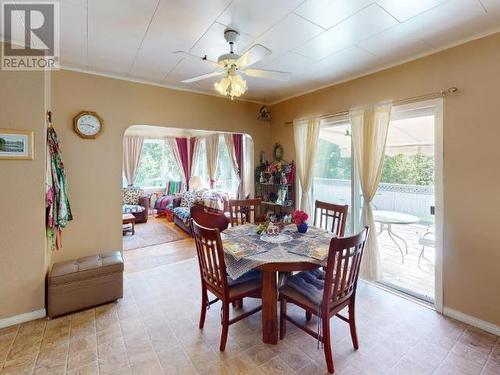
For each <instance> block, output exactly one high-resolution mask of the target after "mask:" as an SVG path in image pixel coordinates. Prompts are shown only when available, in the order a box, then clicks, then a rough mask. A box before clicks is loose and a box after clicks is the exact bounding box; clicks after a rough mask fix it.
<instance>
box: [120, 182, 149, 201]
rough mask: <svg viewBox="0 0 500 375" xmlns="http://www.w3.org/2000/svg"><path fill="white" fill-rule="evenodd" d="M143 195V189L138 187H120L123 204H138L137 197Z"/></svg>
mask: <svg viewBox="0 0 500 375" xmlns="http://www.w3.org/2000/svg"><path fill="white" fill-rule="evenodd" d="M143 195H144V191H143V190H142V189H141V188H138V187H134V186H132V187H125V188H123V189H122V197H123V204H124V205H138V204H139V198H140V197H142V196H143Z"/></svg>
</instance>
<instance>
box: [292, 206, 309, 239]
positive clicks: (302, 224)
mask: <svg viewBox="0 0 500 375" xmlns="http://www.w3.org/2000/svg"><path fill="white" fill-rule="evenodd" d="M292 219H293V223H294V224H295V225H296V226H297V232H299V233H306V232H307V228H308V225H307V219H309V215H308V214H307V213H305V212H304V211H301V210H295V211H294V213H293V215H292Z"/></svg>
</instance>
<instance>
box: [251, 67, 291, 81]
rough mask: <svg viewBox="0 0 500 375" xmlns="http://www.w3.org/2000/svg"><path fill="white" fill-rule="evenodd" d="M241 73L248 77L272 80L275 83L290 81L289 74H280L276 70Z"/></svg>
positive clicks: (252, 70)
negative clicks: (275, 81)
mask: <svg viewBox="0 0 500 375" xmlns="http://www.w3.org/2000/svg"><path fill="white" fill-rule="evenodd" d="M242 72H243V73H245V74H246V75H247V76H250V77H257V78H267V79H274V80H277V81H288V80H289V79H290V73H289V72H280V71H277V70H264V69H245V70H242Z"/></svg>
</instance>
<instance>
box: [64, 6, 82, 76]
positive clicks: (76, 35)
mask: <svg viewBox="0 0 500 375" xmlns="http://www.w3.org/2000/svg"><path fill="white" fill-rule="evenodd" d="M85 4H86V3H85ZM60 20H61V21H60V50H61V64H62V65H63V66H68V65H78V66H79V67H82V66H86V65H87V8H86V7H85V6H82V5H75V2H61V3H60Z"/></svg>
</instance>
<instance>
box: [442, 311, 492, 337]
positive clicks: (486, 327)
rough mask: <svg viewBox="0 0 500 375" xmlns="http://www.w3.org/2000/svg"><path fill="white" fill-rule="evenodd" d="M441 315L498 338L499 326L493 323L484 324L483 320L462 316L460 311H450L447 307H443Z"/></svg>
mask: <svg viewBox="0 0 500 375" xmlns="http://www.w3.org/2000/svg"><path fill="white" fill-rule="evenodd" d="M443 314H444V315H446V316H449V317H450V318H453V319H456V320H459V321H461V322H462V323H467V324H469V325H471V326H473V327H476V328H480V329H482V330H483V331H486V332H489V333H493V334H494V335H497V336H500V326H497V325H495V324H493V323H489V322H486V321H484V320H481V319H478V318H475V317H473V316H470V315H467V314H464V313H462V312H460V311H457V310H453V309H450V308H449V307H445V308H444V309H443Z"/></svg>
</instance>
